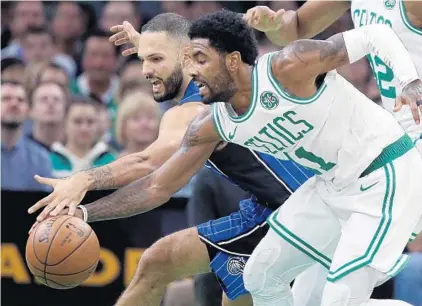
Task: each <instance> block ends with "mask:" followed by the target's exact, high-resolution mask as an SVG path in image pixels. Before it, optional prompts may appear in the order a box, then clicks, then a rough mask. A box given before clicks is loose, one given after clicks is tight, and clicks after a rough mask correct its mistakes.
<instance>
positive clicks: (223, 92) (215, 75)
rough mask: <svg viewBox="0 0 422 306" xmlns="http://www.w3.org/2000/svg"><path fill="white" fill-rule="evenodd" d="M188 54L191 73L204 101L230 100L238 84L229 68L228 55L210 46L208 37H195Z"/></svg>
mask: <svg viewBox="0 0 422 306" xmlns="http://www.w3.org/2000/svg"><path fill="white" fill-rule="evenodd" d="M188 54H189V56H188V57H189V59H190V61H189V65H188V67H189V73H190V75H191V76H192V78H193V80H194V81H195V83H196V84H197V85H198V86H199V94H200V95H201V96H202V98H203V102H204V103H207V104H209V103H213V102H228V101H229V100H230V99H231V97H233V95H234V93H235V92H236V84H235V82H234V80H233V78H232V77H231V75H230V73H229V71H228V70H227V66H226V56H225V55H222V54H220V53H219V52H218V51H217V50H215V49H214V48H212V47H210V46H209V42H208V40H206V39H193V40H192V42H191V46H190V48H189V50H188Z"/></svg>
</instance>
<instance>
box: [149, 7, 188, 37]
mask: <svg viewBox="0 0 422 306" xmlns="http://www.w3.org/2000/svg"><path fill="white" fill-rule="evenodd" d="M190 25H191V22H190V21H189V20H187V19H186V18H185V17H183V16H180V15H177V14H175V13H163V14H158V15H157V16H155V17H154V18H152V19H151V20H150V21H148V22H147V23H146V24H145V25H144V26H143V27H142V33H144V32H166V33H168V34H169V35H170V36H175V37H181V38H186V39H187V38H188V33H189V27H190Z"/></svg>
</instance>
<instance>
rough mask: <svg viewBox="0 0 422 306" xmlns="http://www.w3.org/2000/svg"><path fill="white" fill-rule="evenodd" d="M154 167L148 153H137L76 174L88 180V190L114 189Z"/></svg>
mask: <svg viewBox="0 0 422 306" xmlns="http://www.w3.org/2000/svg"><path fill="white" fill-rule="evenodd" d="M154 169H155V167H154V166H153V165H152V163H150V161H149V160H148V156H147V155H145V154H142V153H135V154H130V155H127V156H124V157H122V158H119V159H118V160H116V161H114V162H112V163H110V164H108V165H105V166H102V167H97V168H92V169H89V170H86V171H81V172H78V173H76V174H75V175H76V176H78V178H80V179H81V180H84V181H85V182H86V184H87V186H88V190H100V189H114V188H118V187H120V186H124V185H127V184H129V183H131V182H133V181H135V180H136V179H138V178H141V177H144V176H146V175H148V174H150V173H151V172H152V171H154Z"/></svg>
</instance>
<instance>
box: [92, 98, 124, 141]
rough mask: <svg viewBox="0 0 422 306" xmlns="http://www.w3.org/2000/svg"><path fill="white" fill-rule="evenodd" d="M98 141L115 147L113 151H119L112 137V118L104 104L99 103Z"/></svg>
mask: <svg viewBox="0 0 422 306" xmlns="http://www.w3.org/2000/svg"><path fill="white" fill-rule="evenodd" d="M97 116H98V134H97V139H98V141H104V142H105V143H108V144H109V145H111V146H112V147H113V149H118V148H119V146H118V145H117V144H116V143H115V141H114V138H113V137H112V136H113V135H112V133H111V132H112V122H111V120H110V116H109V115H108V110H107V107H106V106H105V105H104V104H101V103H98V113H97Z"/></svg>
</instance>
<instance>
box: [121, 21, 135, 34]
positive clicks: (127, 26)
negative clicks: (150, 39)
mask: <svg viewBox="0 0 422 306" xmlns="http://www.w3.org/2000/svg"><path fill="white" fill-rule="evenodd" d="M123 28H124V30H125V31H126V32H127V33H128V34H129V35H136V33H137V32H136V30H135V28H134V27H133V25H132V24H131V23H130V22H129V21H123Z"/></svg>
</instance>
